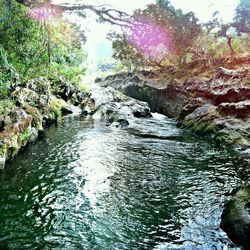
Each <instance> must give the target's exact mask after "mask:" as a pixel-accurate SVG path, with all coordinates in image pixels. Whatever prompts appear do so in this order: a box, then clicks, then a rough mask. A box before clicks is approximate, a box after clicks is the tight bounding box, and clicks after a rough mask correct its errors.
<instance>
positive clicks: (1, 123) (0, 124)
mask: <svg viewBox="0 0 250 250" xmlns="http://www.w3.org/2000/svg"><path fill="white" fill-rule="evenodd" d="M4 119H5V118H4V116H3V115H0V132H1V131H3V128H4Z"/></svg>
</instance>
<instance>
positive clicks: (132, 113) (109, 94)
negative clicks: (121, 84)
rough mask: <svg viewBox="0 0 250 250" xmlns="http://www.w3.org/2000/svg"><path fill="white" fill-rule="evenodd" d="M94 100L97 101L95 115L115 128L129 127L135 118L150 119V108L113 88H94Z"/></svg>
mask: <svg viewBox="0 0 250 250" xmlns="http://www.w3.org/2000/svg"><path fill="white" fill-rule="evenodd" d="M92 98H93V99H94V100H95V105H96V106H95V109H96V112H95V114H94V117H95V118H98V116H99V117H100V118H101V119H103V120H105V121H107V122H109V123H111V124H113V126H127V125H128V124H129V122H130V120H132V119H134V117H150V116H151V113H150V108H149V106H148V105H147V103H145V102H141V101H138V100H135V99H133V98H130V97H128V96H125V95H124V94H122V93H120V92H119V91H117V90H115V89H113V88H111V87H105V88H103V87H100V86H93V88H92Z"/></svg>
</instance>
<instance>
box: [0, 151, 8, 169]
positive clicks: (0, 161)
mask: <svg viewBox="0 0 250 250" xmlns="http://www.w3.org/2000/svg"><path fill="white" fill-rule="evenodd" d="M6 160H7V156H6V154H1V153H0V171H3V170H4V167H5V163H6Z"/></svg>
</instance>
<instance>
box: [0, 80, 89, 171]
mask: <svg viewBox="0 0 250 250" xmlns="http://www.w3.org/2000/svg"><path fill="white" fill-rule="evenodd" d="M57 86H58V88H60V89H61V86H60V85H57ZM65 86H66V83H63V87H65ZM64 90H65V89H64ZM65 96H66V97H65V99H63V98H62V97H61V96H58V95H57V93H55V92H54V91H53V89H52V88H51V83H50V81H48V79H46V78H42V77H41V78H38V79H35V80H30V81H29V82H28V83H27V84H26V86H25V87H20V86H17V87H16V88H15V89H14V91H13V92H12V94H11V98H12V100H13V103H15V105H14V106H13V107H12V108H11V109H10V110H9V111H8V112H6V113H5V114H4V115H1V116H0V170H3V169H4V166H5V162H6V160H7V159H10V158H13V157H14V156H15V155H16V154H17V153H18V152H19V150H20V149H22V148H23V147H25V146H26V145H27V144H29V143H33V142H35V141H36V140H37V138H38V135H39V133H40V132H41V131H43V129H44V127H45V126H46V125H48V124H51V123H53V122H55V121H57V120H58V119H60V117H61V115H63V114H68V113H73V112H76V111H77V112H79V109H80V107H81V108H83V111H84V108H85V107H86V106H87V103H88V102H89V100H90V97H89V95H88V94H85V93H84V95H81V94H80V91H78V90H77V91H76V92H75V95H74V93H73V94H72V93H71V95H70V97H68V96H67V95H65ZM72 99H73V100H74V102H73V103H74V104H78V106H79V107H76V106H74V105H72ZM67 101H68V102H67ZM80 110H82V109H80Z"/></svg>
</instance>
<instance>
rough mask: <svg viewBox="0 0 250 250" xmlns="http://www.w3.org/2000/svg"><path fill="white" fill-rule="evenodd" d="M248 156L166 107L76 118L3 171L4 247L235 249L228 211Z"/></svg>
mask: <svg viewBox="0 0 250 250" xmlns="http://www.w3.org/2000/svg"><path fill="white" fill-rule="evenodd" d="M248 164H249V161H248V159H247V157H244V155H240V154H239V153H237V152H236V151H235V150H233V149H230V148H226V147H220V146H218V145H214V143H212V142H208V141H206V140H203V139H201V138H199V137H197V136H195V135H192V134H191V133H190V132H188V131H186V130H182V129H179V128H177V126H176V124H175V122H174V121H173V120H171V119H169V118H166V117H164V116H161V115H156V114H155V115H154V117H152V118H149V119H148V118H147V119H135V120H134V122H133V123H132V124H131V126H130V127H129V128H116V127H111V126H107V125H106V124H105V123H104V122H101V121H99V120H93V119H92V118H91V117H89V118H83V117H73V116H72V117H71V116H68V117H67V118H64V119H63V121H62V122H61V123H59V124H58V125H57V126H55V125H53V126H51V127H49V128H48V129H46V131H45V132H44V134H43V136H42V138H41V139H40V140H39V141H38V142H37V143H36V144H34V145H31V146H30V147H28V148H26V149H24V150H23V151H22V152H21V153H20V154H19V155H18V156H17V157H16V158H15V160H13V161H11V162H9V163H8V164H7V166H6V170H5V172H4V173H2V174H1V175H0V199H1V202H0V249H103V250H106V249H107V250H110V249H117V250H118V249H119V250H120V249H157V250H163V249H164V250H165V249H199V250H202V249H204V250H205V249H237V248H236V247H234V246H233V244H232V243H231V242H230V240H229V239H228V238H227V236H226V234H225V233H224V232H223V231H222V230H221V229H220V228H219V224H220V216H221V212H222V209H223V207H222V204H223V202H225V201H226V200H227V199H229V196H228V194H229V192H230V191H231V190H232V188H233V187H235V186H237V185H238V184H240V183H242V181H244V180H245V179H247V178H249V173H247V172H246V169H247V166H248Z"/></svg>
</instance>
